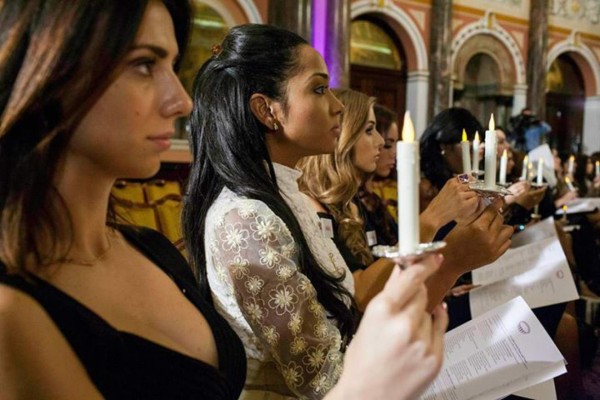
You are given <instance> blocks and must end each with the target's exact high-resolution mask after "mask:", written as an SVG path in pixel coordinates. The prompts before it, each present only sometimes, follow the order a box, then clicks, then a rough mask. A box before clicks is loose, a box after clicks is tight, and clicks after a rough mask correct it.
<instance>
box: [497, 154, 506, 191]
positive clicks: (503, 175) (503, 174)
mask: <svg viewBox="0 0 600 400" xmlns="http://www.w3.org/2000/svg"><path fill="white" fill-rule="evenodd" d="M507 164H508V155H507V154H506V149H504V151H503V152H502V157H500V177H499V178H498V181H499V182H500V184H502V185H504V184H505V183H506V165H507Z"/></svg>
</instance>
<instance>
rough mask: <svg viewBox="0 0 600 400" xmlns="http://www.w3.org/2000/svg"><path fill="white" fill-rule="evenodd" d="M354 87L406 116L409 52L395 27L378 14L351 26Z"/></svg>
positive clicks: (362, 17)
mask: <svg viewBox="0 0 600 400" xmlns="http://www.w3.org/2000/svg"><path fill="white" fill-rule="evenodd" d="M350 63H351V64H350V87H351V88H352V89H355V90H358V91H361V92H363V93H366V94H368V95H370V96H375V97H377V99H378V102H379V103H380V104H382V105H384V106H386V107H389V108H391V109H392V110H394V111H396V112H397V113H398V114H399V115H402V114H403V113H404V111H405V109H406V54H405V52H404V48H403V47H402V45H401V43H400V41H399V39H398V38H397V36H396V35H395V33H394V31H393V30H392V29H391V27H390V26H389V25H388V24H387V23H385V22H383V21H381V20H379V19H377V17H376V16H374V15H369V14H367V15H361V16H360V17H358V18H357V19H355V20H354V21H352V25H351V40H350Z"/></svg>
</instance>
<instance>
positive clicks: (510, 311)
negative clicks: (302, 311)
mask: <svg viewBox="0 0 600 400" xmlns="http://www.w3.org/2000/svg"><path fill="white" fill-rule="evenodd" d="M444 344H445V349H444V365H443V366H442V370H441V372H440V374H439V375H438V377H437V379H436V380H435V381H434V382H433V383H432V384H431V386H430V387H429V388H428V390H427V391H426V392H425V394H424V395H423V396H422V397H421V399H422V400H467V399H473V400H475V399H477V400H486V399H498V398H502V397H504V396H507V395H509V394H511V393H514V392H516V391H519V390H523V389H525V388H528V387H531V386H533V385H536V384H538V383H541V382H544V381H547V380H549V379H552V378H554V377H555V376H558V375H560V374H563V373H565V372H566V368H565V364H564V359H563V356H562V355H561V354H560V352H559V351H558V349H557V348H556V345H555V344H554V342H553V341H552V339H551V338H550V337H549V336H548V334H547V333H546V330H545V329H544V327H543V326H542V324H541V323H540V322H539V321H538V320H537V318H536V317H535V315H534V314H533V312H532V311H531V309H529V307H528V306H527V304H526V303H525V301H524V300H523V299H522V298H520V297H517V298H515V299H513V300H511V301H510V302H508V303H506V304H503V305H502V306H500V307H497V308H495V309H494V310H491V311H489V312H487V313H485V314H483V315H481V316H479V317H477V318H474V319H473V320H471V321H469V322H467V323H465V324H463V325H461V326H459V327H458V328H456V329H453V330H452V331H450V332H448V333H446V335H445V338H444Z"/></svg>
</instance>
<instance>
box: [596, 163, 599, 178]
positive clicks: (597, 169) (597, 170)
mask: <svg viewBox="0 0 600 400" xmlns="http://www.w3.org/2000/svg"><path fill="white" fill-rule="evenodd" d="M596 176H600V161H596Z"/></svg>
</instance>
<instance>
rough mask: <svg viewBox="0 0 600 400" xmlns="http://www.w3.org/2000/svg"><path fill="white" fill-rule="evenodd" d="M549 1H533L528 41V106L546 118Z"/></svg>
mask: <svg viewBox="0 0 600 400" xmlns="http://www.w3.org/2000/svg"><path fill="white" fill-rule="evenodd" d="M549 4H550V2H549V1H531V2H530V9H529V34H528V40H527V104H528V107H529V108H531V111H533V113H534V114H536V115H537V116H538V117H540V118H541V119H545V117H546V63H547V59H548V15H549Z"/></svg>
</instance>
